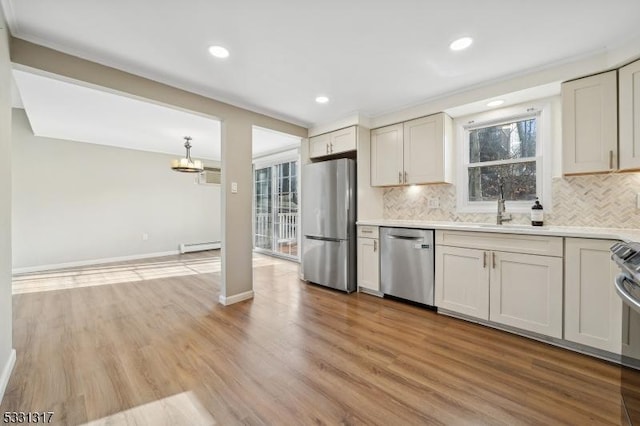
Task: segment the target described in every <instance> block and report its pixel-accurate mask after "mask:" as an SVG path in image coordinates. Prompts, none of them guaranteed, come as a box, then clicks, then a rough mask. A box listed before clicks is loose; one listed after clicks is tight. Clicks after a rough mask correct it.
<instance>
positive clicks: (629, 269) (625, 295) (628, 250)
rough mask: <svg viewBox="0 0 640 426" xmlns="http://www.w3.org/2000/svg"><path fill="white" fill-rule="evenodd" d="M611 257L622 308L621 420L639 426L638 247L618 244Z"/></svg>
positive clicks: (639, 300)
mask: <svg viewBox="0 0 640 426" xmlns="http://www.w3.org/2000/svg"><path fill="white" fill-rule="evenodd" d="M611 253H612V254H611V259H613V261H614V262H616V263H617V264H618V266H619V267H620V271H621V272H620V273H619V274H618V275H617V276H616V279H615V283H614V285H615V287H616V292H617V293H618V295H619V296H620V298H621V299H622V301H623V302H624V304H625V308H624V309H623V316H622V358H621V363H622V368H621V374H620V394H621V396H622V405H623V410H622V411H623V419H622V420H623V421H624V422H626V423H627V424H630V425H640V243H617V244H615V245H613V246H612V247H611Z"/></svg>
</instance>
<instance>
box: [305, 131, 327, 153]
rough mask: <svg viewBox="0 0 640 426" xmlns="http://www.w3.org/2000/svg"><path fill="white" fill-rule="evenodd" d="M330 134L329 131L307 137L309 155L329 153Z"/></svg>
mask: <svg viewBox="0 0 640 426" xmlns="http://www.w3.org/2000/svg"><path fill="white" fill-rule="evenodd" d="M330 142H331V136H330V135H329V133H326V134H324V135H320V136H314V137H312V138H309V157H311V158H316V157H323V156H325V155H329V143H330Z"/></svg>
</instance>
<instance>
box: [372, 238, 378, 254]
mask: <svg viewBox="0 0 640 426" xmlns="http://www.w3.org/2000/svg"><path fill="white" fill-rule="evenodd" d="M377 250H378V240H373V251H377Z"/></svg>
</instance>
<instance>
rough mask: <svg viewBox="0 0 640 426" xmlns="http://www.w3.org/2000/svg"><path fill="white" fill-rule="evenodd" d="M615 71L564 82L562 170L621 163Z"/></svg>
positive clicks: (597, 169)
mask: <svg viewBox="0 0 640 426" xmlns="http://www.w3.org/2000/svg"><path fill="white" fill-rule="evenodd" d="M617 93H618V91H617V78H616V71H610V72H606V73H603V74H598V75H594V76H591V77H585V78H581V79H578V80H574V81H570V82H567V83H563V84H562V147H563V156H562V157H563V158H562V163H563V173H564V174H574V173H596V172H607V171H610V170H616V169H617V167H618V149H617V146H618V102H617V100H618V94H617Z"/></svg>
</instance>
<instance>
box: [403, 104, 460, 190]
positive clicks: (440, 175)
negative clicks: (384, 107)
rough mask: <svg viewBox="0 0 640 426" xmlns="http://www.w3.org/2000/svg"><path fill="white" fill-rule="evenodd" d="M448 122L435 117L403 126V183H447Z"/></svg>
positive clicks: (449, 142) (443, 115)
mask: <svg viewBox="0 0 640 426" xmlns="http://www.w3.org/2000/svg"><path fill="white" fill-rule="evenodd" d="M447 125H449V126H450V125H451V119H450V118H449V117H447V116H446V115H445V114H437V115H432V116H429V117H424V118H419V119H417V120H412V121H408V122H406V123H404V172H405V176H404V177H405V183H406V184H409V185H411V184H416V183H432V182H434V183H435V182H450V181H451V176H450V174H451V171H452V168H451V167H445V166H446V165H447V164H449V162H450V161H449V160H450V157H451V151H450V150H451V147H452V144H451V141H449V140H448V139H449V138H450V137H451V131H445V126H447Z"/></svg>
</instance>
